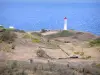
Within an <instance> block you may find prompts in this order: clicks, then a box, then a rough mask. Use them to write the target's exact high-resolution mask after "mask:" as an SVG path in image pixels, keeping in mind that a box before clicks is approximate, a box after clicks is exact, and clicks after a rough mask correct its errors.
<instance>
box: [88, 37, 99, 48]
mask: <svg viewBox="0 0 100 75" xmlns="http://www.w3.org/2000/svg"><path fill="white" fill-rule="evenodd" d="M89 45H90V47H93V46H100V38H97V39H95V40H92V41H90V42H89Z"/></svg>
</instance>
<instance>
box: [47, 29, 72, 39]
mask: <svg viewBox="0 0 100 75" xmlns="http://www.w3.org/2000/svg"><path fill="white" fill-rule="evenodd" d="M73 34H74V33H73V32H70V31H67V30H64V31H61V32H58V33H56V34H51V35H48V37H49V38H56V37H69V36H72V35H73Z"/></svg>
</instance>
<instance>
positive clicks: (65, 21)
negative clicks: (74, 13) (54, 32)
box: [64, 17, 67, 30]
mask: <svg viewBox="0 0 100 75" xmlns="http://www.w3.org/2000/svg"><path fill="white" fill-rule="evenodd" d="M64 30H67V18H66V17H65V18H64Z"/></svg>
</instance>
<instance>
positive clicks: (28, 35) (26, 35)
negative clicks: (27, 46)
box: [23, 33, 41, 43]
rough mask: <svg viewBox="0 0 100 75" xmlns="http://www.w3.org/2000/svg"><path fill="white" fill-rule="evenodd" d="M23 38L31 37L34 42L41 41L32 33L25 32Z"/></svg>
mask: <svg viewBox="0 0 100 75" xmlns="http://www.w3.org/2000/svg"><path fill="white" fill-rule="evenodd" d="M23 38H25V39H31V40H32V42H33V43H40V42H41V41H40V39H38V38H34V37H33V36H32V35H31V34H27V33H26V34H24V36H23Z"/></svg>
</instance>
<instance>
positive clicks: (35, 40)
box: [32, 38, 41, 43]
mask: <svg viewBox="0 0 100 75" xmlns="http://www.w3.org/2000/svg"><path fill="white" fill-rule="evenodd" d="M32 42H33V43H40V42H41V41H40V40H39V39H37V38H32Z"/></svg>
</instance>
